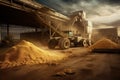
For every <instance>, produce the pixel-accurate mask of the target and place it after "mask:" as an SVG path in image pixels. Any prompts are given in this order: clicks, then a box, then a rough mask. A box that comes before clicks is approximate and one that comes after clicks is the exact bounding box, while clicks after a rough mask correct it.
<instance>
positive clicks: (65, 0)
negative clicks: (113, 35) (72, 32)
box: [36, 0, 120, 27]
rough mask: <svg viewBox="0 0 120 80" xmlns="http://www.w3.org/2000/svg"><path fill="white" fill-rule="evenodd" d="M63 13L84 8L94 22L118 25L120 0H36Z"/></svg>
mask: <svg viewBox="0 0 120 80" xmlns="http://www.w3.org/2000/svg"><path fill="white" fill-rule="evenodd" d="M36 1H38V2H40V3H42V4H45V5H47V6H48V7H51V8H54V9H55V10H57V11H59V12H61V13H63V14H70V13H72V12H74V11H78V10H84V11H85V12H86V13H87V18H88V19H89V20H91V21H92V22H93V23H95V24H103V25H109V26H115V27H118V26H120V0H36Z"/></svg>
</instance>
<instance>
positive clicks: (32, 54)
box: [0, 40, 65, 68]
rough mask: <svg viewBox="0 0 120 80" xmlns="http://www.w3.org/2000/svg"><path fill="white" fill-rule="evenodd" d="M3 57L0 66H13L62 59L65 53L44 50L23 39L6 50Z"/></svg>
mask: <svg viewBox="0 0 120 80" xmlns="http://www.w3.org/2000/svg"><path fill="white" fill-rule="evenodd" d="M3 57H4V60H3V61H2V63H1V65H0V66H1V68H8V67H14V66H19V65H23V64H42V63H52V62H56V61H59V60H62V59H64V58H65V55H63V54H60V53H56V54H55V53H51V52H48V51H45V50H43V49H41V48H38V47H37V46H35V45H34V44H32V43H30V42H28V41H25V40H23V41H21V42H20V43H18V44H17V45H16V46H13V47H12V48H10V49H9V50H8V51H6V53H5V54H4V55H3Z"/></svg>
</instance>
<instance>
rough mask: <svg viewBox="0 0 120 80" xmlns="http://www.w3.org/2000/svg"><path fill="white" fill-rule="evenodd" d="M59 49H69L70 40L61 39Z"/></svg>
mask: <svg viewBox="0 0 120 80" xmlns="http://www.w3.org/2000/svg"><path fill="white" fill-rule="evenodd" d="M59 47H60V48H61V49H67V48H69V47H70V40H69V39H68V38H61V39H60V40H59Z"/></svg>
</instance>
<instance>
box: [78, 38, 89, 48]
mask: <svg viewBox="0 0 120 80" xmlns="http://www.w3.org/2000/svg"><path fill="white" fill-rule="evenodd" d="M79 45H80V46H81V47H82V46H84V47H88V46H90V43H89V40H87V39H81V40H80V42H79Z"/></svg>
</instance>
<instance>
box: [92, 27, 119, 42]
mask: <svg viewBox="0 0 120 80" xmlns="http://www.w3.org/2000/svg"><path fill="white" fill-rule="evenodd" d="M101 38H108V39H111V40H112V41H114V42H118V32H117V28H103V29H93V33H92V41H93V42H96V41H97V40H99V39H101Z"/></svg>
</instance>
